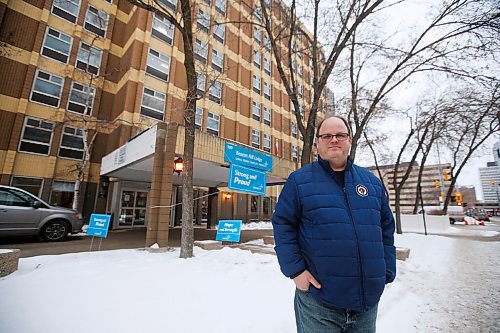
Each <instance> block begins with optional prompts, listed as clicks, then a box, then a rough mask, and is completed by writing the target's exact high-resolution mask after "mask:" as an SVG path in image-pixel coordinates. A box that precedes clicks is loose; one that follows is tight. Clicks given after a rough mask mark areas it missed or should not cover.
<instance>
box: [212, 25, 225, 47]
mask: <svg viewBox="0 0 500 333" xmlns="http://www.w3.org/2000/svg"><path fill="white" fill-rule="evenodd" d="M224 36H225V27H224V24H220V23H217V22H214V38H215V40H217V41H219V42H221V43H222V44H224Z"/></svg>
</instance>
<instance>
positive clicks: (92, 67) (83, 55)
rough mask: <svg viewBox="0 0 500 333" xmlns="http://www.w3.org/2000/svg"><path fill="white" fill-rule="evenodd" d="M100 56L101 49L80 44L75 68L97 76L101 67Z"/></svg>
mask: <svg viewBox="0 0 500 333" xmlns="http://www.w3.org/2000/svg"><path fill="white" fill-rule="evenodd" d="M101 55H102V50H101V49H98V48H97V47H93V46H90V45H89V44H86V43H83V42H82V43H80V49H79V50H78V56H77V57H76V67H77V68H80V69H82V70H84V71H86V72H87V73H92V74H95V75H97V74H98V73H99V67H100V66H101Z"/></svg>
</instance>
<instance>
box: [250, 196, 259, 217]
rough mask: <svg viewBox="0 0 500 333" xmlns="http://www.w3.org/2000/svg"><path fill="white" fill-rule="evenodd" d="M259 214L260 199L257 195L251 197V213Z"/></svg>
mask: <svg viewBox="0 0 500 333" xmlns="http://www.w3.org/2000/svg"><path fill="white" fill-rule="evenodd" d="M258 212H259V197H258V196H256V195H252V196H251V197H250V213H258Z"/></svg>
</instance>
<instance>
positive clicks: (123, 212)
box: [118, 190, 148, 228]
mask: <svg viewBox="0 0 500 333" xmlns="http://www.w3.org/2000/svg"><path fill="white" fill-rule="evenodd" d="M147 201H148V193H147V192H143V191H134V190H122V193H121V201H120V218H119V221H118V227H119V228H133V227H144V226H145V225H146V207H147Z"/></svg>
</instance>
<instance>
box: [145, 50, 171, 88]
mask: <svg viewBox="0 0 500 333" xmlns="http://www.w3.org/2000/svg"><path fill="white" fill-rule="evenodd" d="M169 72H170V57H169V56H167V55H165V54H163V53H160V52H158V51H155V50H153V49H149V54H148V62H147V65H146V73H149V74H151V75H153V76H155V77H157V78H159V79H160V80H163V81H168V75H169Z"/></svg>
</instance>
